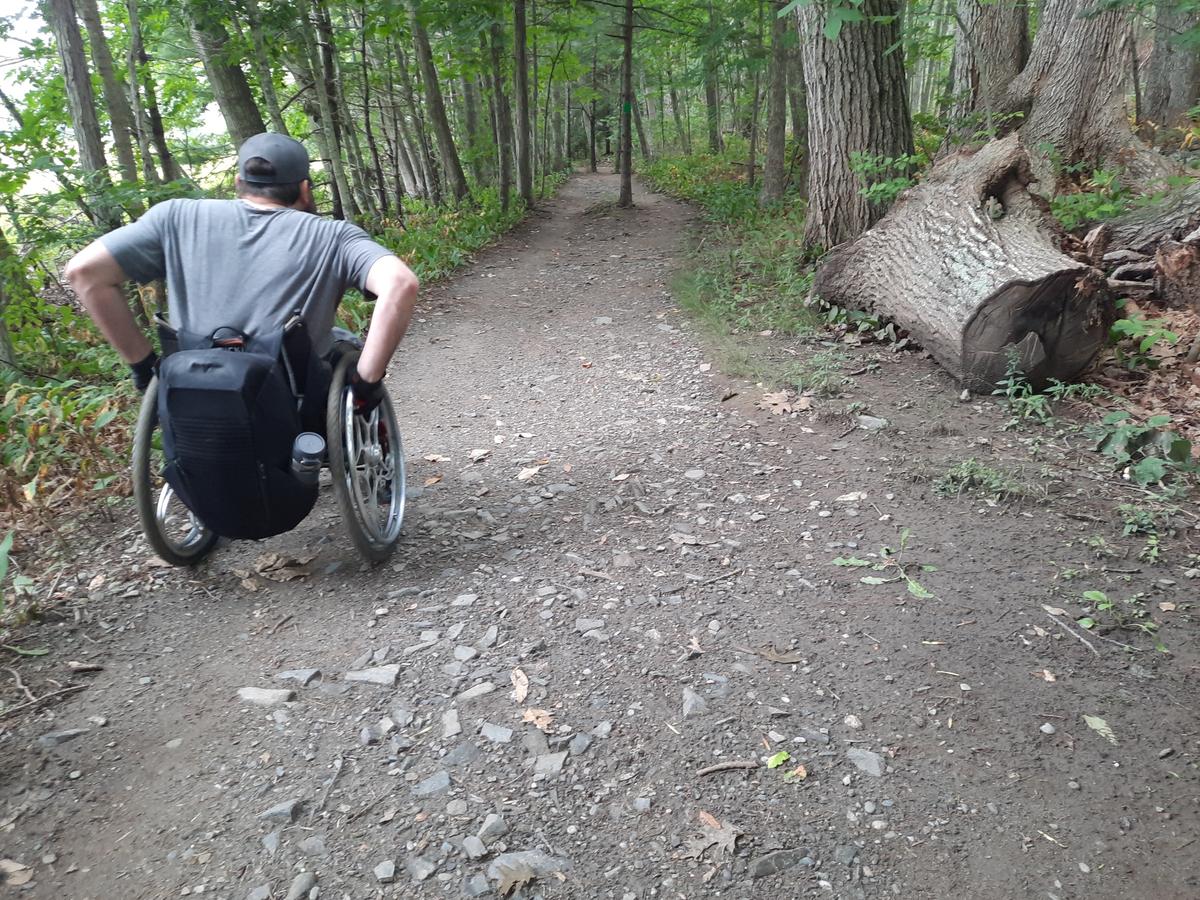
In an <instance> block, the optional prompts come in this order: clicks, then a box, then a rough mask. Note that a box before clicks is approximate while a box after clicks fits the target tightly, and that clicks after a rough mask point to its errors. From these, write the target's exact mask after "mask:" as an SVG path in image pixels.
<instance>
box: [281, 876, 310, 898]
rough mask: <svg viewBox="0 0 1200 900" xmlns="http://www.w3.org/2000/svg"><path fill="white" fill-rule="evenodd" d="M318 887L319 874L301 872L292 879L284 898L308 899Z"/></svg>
mask: <svg viewBox="0 0 1200 900" xmlns="http://www.w3.org/2000/svg"><path fill="white" fill-rule="evenodd" d="M316 887H317V876H316V875H314V874H313V873H312V872H301V873H300V874H299V875H297V876H296V877H295V878H293V879H292V886H291V887H290V888H288V892H287V896H286V897H284V898H283V900H307V898H308V897H309V896H310V895H311V894H312V892H313V891H314V890H315V889H316Z"/></svg>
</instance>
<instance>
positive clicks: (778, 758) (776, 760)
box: [767, 750, 792, 769]
mask: <svg viewBox="0 0 1200 900" xmlns="http://www.w3.org/2000/svg"><path fill="white" fill-rule="evenodd" d="M791 758H792V754H790V753H788V752H787V751H786V750H780V751H779V752H778V753H776V754H775V755H774V756H772V757H771V758H770V759H768V760H767V768H768V769H778V768H779V767H780V766H782V765H783V764H784V763H785V762H787V761H788V760H789V759H791Z"/></svg>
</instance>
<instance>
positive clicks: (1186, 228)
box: [1108, 181, 1200, 254]
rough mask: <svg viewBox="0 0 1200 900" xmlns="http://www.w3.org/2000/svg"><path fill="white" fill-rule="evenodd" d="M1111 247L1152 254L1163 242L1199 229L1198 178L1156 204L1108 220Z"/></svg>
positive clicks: (1183, 236) (1182, 236)
mask: <svg viewBox="0 0 1200 900" xmlns="http://www.w3.org/2000/svg"><path fill="white" fill-rule="evenodd" d="M1108 226H1109V229H1110V231H1111V233H1112V239H1111V241H1110V244H1111V246H1113V247H1119V248H1122V249H1126V250H1133V251H1135V252H1137V253H1146V254H1152V253H1154V250H1155V248H1156V247H1157V246H1158V245H1159V244H1161V243H1162V242H1163V241H1179V240H1183V239H1184V238H1185V237H1186V236H1187V235H1189V234H1191V233H1192V232H1194V231H1195V230H1196V229H1197V228H1200V181H1194V182H1192V183H1191V184H1190V185H1188V186H1187V187H1185V188H1182V189H1181V190H1178V191H1173V192H1172V193H1170V194H1168V195H1167V197H1165V198H1164V199H1163V200H1162V201H1161V202H1159V203H1150V204H1147V205H1146V206H1141V207H1137V208H1135V209H1133V210H1130V211H1129V212H1127V213H1125V215H1123V216H1119V217H1118V218H1116V219H1113V220H1111V221H1110V222H1108Z"/></svg>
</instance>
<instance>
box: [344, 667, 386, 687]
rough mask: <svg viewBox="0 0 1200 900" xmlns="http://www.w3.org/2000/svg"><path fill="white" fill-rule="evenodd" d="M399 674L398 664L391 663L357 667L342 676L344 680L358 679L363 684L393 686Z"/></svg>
mask: <svg viewBox="0 0 1200 900" xmlns="http://www.w3.org/2000/svg"><path fill="white" fill-rule="evenodd" d="M399 676H400V666H399V665H398V664H397V663H392V664H391V665H387V666H373V667H371V668H370V669H357V670H355V671H352V672H347V673H346V674H345V675H343V676H342V678H343V679H344V680H346V681H360V682H363V683H365V684H380V685H383V686H384V687H395V686H396V679H397V678H398V677H399Z"/></svg>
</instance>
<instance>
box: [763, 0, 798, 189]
mask: <svg viewBox="0 0 1200 900" xmlns="http://www.w3.org/2000/svg"><path fill="white" fill-rule="evenodd" d="M783 6H784V4H783V3H782V2H779V0H775V2H774V3H772V4H771V71H770V73H769V81H768V84H767V152H766V159H765V160H764V162H763V181H762V193H761V194H760V195H759V200H760V201H761V202H762V203H764V204H766V203H775V202H776V201H778V200H780V199H782V198H783V183H784V170H783V166H784V158H783V157H784V154H785V153H786V152H787V70H788V47H787V38H788V32H789V31H790V30H791V29H790V27H789V26H790V24H791V23H790V22H789V21H788V19H787V17H786V16H784V17H780V16H779V10H780V9H782V8H783Z"/></svg>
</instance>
